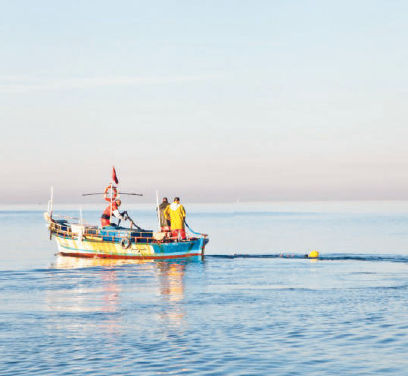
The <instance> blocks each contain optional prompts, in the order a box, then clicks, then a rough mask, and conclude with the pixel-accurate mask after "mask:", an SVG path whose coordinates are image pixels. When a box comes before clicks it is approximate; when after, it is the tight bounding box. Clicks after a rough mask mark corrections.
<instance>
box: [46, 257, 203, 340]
mask: <svg viewBox="0 0 408 376" xmlns="http://www.w3.org/2000/svg"><path fill="white" fill-rule="evenodd" d="M192 264H196V265H197V264H198V265H203V264H204V262H203V260H202V258H201V257H189V258H186V259H177V260H168V261H162V260H160V261H156V260H113V259H101V258H91V259H90V258H77V257H67V256H58V257H57V258H56V260H55V262H54V264H53V265H52V268H55V269H60V270H61V271H62V270H64V269H65V270H66V271H67V274H65V273H64V274H62V275H61V276H60V277H62V278H64V279H66V283H67V284H68V286H69V288H68V289H66V288H63V289H62V288H61V289H57V290H52V291H49V295H48V299H47V300H48V305H49V308H50V309H51V310H53V311H59V312H61V313H62V312H78V313H83V312H87V313H92V312H95V313H102V314H108V315H109V316H108V317H106V320H105V325H104V330H105V331H106V330H107V331H109V332H110V333H112V332H118V331H119V332H120V331H122V330H126V329H127V328H125V324H124V323H123V325H122V320H123V318H124V316H123V312H136V313H137V315H134V317H133V313H132V317H131V318H130V317H126V320H125V321H126V325H129V320H130V321H133V320H134V322H133V325H134V326H133V327H134V328H137V327H138V326H140V327H141V328H142V325H143V322H147V321H151V320H152V319H153V321H156V323H157V322H160V325H162V327H163V328H164V327H167V328H168V329H175V328H178V329H180V328H182V327H184V326H185V323H183V320H184V318H185V316H186V311H185V305H184V283H185V282H184V276H185V273H186V270H188V267H189V265H190V266H192ZM75 269H77V270H75ZM69 270H75V272H74V274H72V273H71V272H70V271H69ZM61 282H62V281H61ZM83 324H85V323H83ZM88 324H89V325H91V326H93V327H95V325H98V324H97V323H95V322H94V323H91V322H89V323H87V324H86V325H88ZM67 325H70V323H68V322H67ZM83 329H85V330H86V329H89V328H83Z"/></svg>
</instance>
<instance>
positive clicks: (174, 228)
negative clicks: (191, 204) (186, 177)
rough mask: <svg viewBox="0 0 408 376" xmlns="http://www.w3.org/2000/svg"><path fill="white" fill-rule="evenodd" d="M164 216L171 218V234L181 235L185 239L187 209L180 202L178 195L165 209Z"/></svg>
mask: <svg viewBox="0 0 408 376" xmlns="http://www.w3.org/2000/svg"><path fill="white" fill-rule="evenodd" d="M164 216H165V217H166V218H167V219H169V220H170V225H171V236H172V237H173V238H177V237H178V236H180V237H181V239H183V240H184V239H185V238H186V230H185V228H184V221H185V218H186V211H185V209H184V206H183V205H181V204H180V199H179V198H178V197H175V198H174V202H173V203H172V204H171V205H169V206H167V208H166V209H165V210H164Z"/></svg>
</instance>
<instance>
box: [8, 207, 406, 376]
mask: <svg viewBox="0 0 408 376" xmlns="http://www.w3.org/2000/svg"><path fill="white" fill-rule="evenodd" d="M186 208H187V211H188V222H189V224H190V227H192V228H193V230H195V231H200V232H206V233H208V234H210V243H209V245H208V247H207V250H206V254H207V256H206V257H205V259H204V260H201V259H196V260H179V261H168V262H131V263H126V262H110V261H106V260H105V261H98V260H85V259H75V258H66V257H65V258H64V257H58V256H55V253H56V251H57V248H56V244H55V242H54V241H53V242H50V241H49V238H48V232H47V229H46V228H45V224H44V221H43V217H42V210H40V209H41V208H23V207H15V208H3V210H2V211H0V355H1V356H0V375H325V376H326V375H408V357H407V353H408V203H407V202H388V203H386V202H382V203H381V202H370V203H359V202H355V203H345V202H344V203H340V202H339V203H317V202H316V203H268V204H261V203H260V204H246V203H238V204H234V205H232V204H231V205H227V204H225V205H188V204H186ZM65 209H66V208H62V209H61V210H60V212H63V213H64V214H73V215H78V212H77V211H76V212H70V211H68V210H65ZM131 209H132V210H130V214H131V216H132V217H133V219H135V220H136V222H137V223H138V224H139V225H142V226H144V227H146V228H149V227H150V228H154V227H155V225H156V219H155V214H154V209H152V208H151V207H150V206H148V205H141V206H135V207H133V208H131ZM83 215H84V217H85V218H86V219H89V220H90V221H91V222H96V221H98V217H99V215H100V211H95V210H91V209H90V210H84V211H83ZM313 249H316V250H318V251H319V252H320V254H321V258H320V259H319V260H311V259H306V258H304V255H305V254H307V253H308V252H310V251H311V250H313Z"/></svg>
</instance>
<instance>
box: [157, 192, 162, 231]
mask: <svg viewBox="0 0 408 376" xmlns="http://www.w3.org/2000/svg"><path fill="white" fill-rule="evenodd" d="M156 205H157V219H158V221H159V231H161V226H160V207H159V192H157V189H156Z"/></svg>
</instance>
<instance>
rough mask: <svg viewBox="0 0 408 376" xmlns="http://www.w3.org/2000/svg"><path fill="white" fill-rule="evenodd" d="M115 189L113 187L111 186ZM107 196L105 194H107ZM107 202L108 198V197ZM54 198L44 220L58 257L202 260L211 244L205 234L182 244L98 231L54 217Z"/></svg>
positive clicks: (144, 233) (147, 233) (157, 235)
mask: <svg viewBox="0 0 408 376" xmlns="http://www.w3.org/2000/svg"><path fill="white" fill-rule="evenodd" d="M111 187H112V185H111ZM105 193H106V190H105ZM105 199H106V195H105ZM52 205H53V194H52V192H51V200H50V202H49V203H48V211H47V212H45V213H44V218H45V221H46V223H47V227H48V229H49V232H50V239H52V238H54V239H55V240H56V242H57V246H58V250H59V254H60V255H62V256H74V257H98V258H110V259H136V260H151V259H153V260H154V259H173V258H181V257H191V256H203V255H204V249H205V245H206V244H207V243H208V242H209V239H208V236H207V235H206V234H198V233H195V234H197V235H198V236H190V235H189V234H187V237H186V239H184V240H181V239H178V238H172V237H171V236H170V233H165V232H154V231H152V230H143V229H140V228H137V229H134V228H132V224H134V222H133V221H132V220H131V226H130V228H125V227H120V226H116V225H112V226H106V227H98V226H96V225H91V224H88V223H86V222H84V221H83V220H82V218H81V219H79V218H72V217H63V216H57V215H53V211H52Z"/></svg>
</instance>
